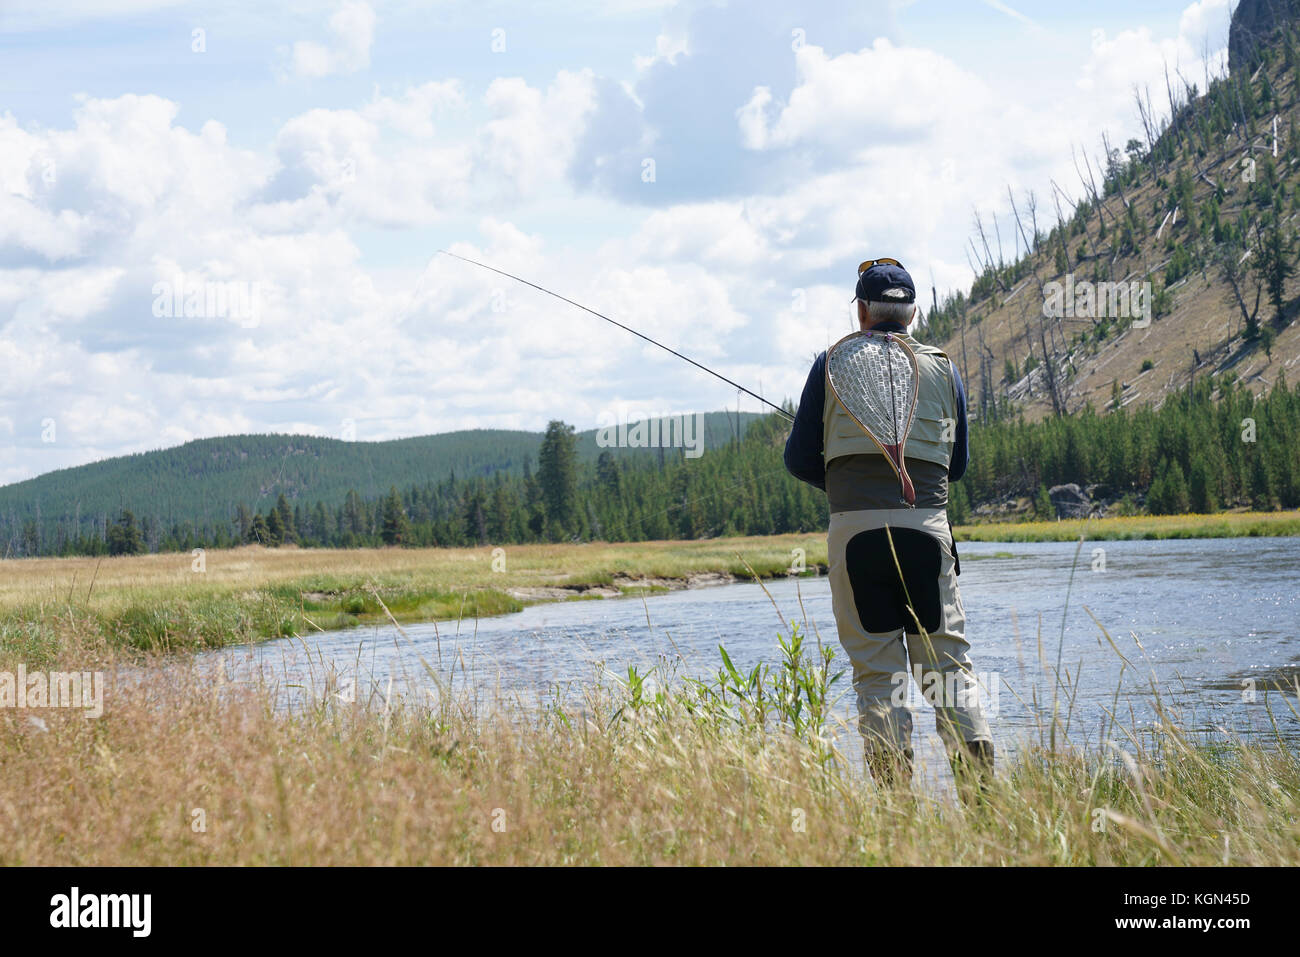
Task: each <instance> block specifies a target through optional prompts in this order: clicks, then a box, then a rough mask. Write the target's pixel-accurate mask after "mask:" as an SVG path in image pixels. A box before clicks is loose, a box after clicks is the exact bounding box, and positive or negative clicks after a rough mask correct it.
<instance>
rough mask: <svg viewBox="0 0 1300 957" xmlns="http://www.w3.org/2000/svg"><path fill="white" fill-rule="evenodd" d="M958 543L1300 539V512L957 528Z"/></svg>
mask: <svg viewBox="0 0 1300 957" xmlns="http://www.w3.org/2000/svg"><path fill="white" fill-rule="evenodd" d="M954 533H955V534H956V536H957V540H958V541H959V542H1073V541H1078V539H1079V536H1080V535H1083V536H1084V537H1085V538H1087V539H1088V540H1089V541H1115V540H1131V539H1148V540H1156V539H1171V538H1184V539H1192V538H1242V537H1249V538H1267V537H1272V536H1295V535H1300V512H1222V513H1219V514H1214V515H1135V516H1123V517H1120V516H1117V517H1114V518H1089V519H1062V520H1060V521H1039V522H989V523H986V524H979V525H958V526H957V527H956V528H955V529H954Z"/></svg>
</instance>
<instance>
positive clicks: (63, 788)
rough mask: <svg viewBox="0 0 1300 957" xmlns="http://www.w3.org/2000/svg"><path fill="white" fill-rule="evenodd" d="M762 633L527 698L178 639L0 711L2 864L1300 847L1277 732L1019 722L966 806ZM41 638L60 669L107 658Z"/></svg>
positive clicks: (1231, 856)
mask: <svg viewBox="0 0 1300 957" xmlns="http://www.w3.org/2000/svg"><path fill="white" fill-rule="evenodd" d="M67 626H68V627H72V628H74V629H75V628H76V624H75V622H72V623H69V624H68V625H67ZM785 641H786V648H787V651H788V652H790V653H789V654H787V656H786V657H787V659H788V661H787V662H783V663H782V664H780V665H778V666H776V667H774V668H773V669H771V670H770V672H768V673H767V674H766V675H765V676H763V675H760V677H759V682H758V683H759V685H760V686H761V688H762V690H763V694H760V695H757V696H755V695H754V694H752V693H750V692H752V690H753V685H752V684H751V683H750V682H749V681H748V676H745V675H740V674H736V675H734V676H725V672H726V669H725V668H724V669H723V672H724V676H722V677H720V678H719V679H718V681H716V682H712V681H707V680H702V681H696V682H690V681H681V682H677V681H665V682H663V683H661V685H660V686H658V687H655V688H651V687H649V686H648V684H647V683H646V682H644V681H643V680H641V679H642V678H643V677H644V676H638V675H636V673H635V672H631V673H629V675H628V679H627V680H626V681H624V682H621V683H615V684H606V685H596V686H593V687H592V688H591V690H590V691H589V693H588V694H587V695H586V696H585V699H584V700H583V701H582V702H581V703H580V704H554V703H553V704H551V705H550V706H541V707H527V706H521V705H520V704H518V703H514V702H510V701H507V700H502V701H500V702H498V703H497V704H496V705H495V706H492V707H484V706H483V705H482V704H475V703H473V701H474V699H473V698H472V697H471V696H468V695H466V694H460V693H452V692H451V691H449V690H447V689H446V687H445V684H442V685H440V684H438V682H437V681H436V680H431V681H430V682H428V684H427V688H428V690H426V691H422V692H419V693H416V694H407V695H401V694H399V693H398V692H397V691H395V690H391V689H388V688H384V689H375V690H374V691H372V693H371V694H369V695H362V696H360V697H359V698H358V699H357V700H355V701H345V700H343V698H342V697H340V695H339V694H338V688H339V685H338V683H337V680H336V679H337V676H336V675H333V674H325V673H321V674H318V675H314V676H313V679H312V681H311V686H310V688H309V689H308V692H309V693H308V694H306V696H305V697H297V698H295V699H294V700H296V701H297V702H298V704H297V705H296V706H290V705H289V704H288V703H287V702H288V700H289V699H288V698H287V697H286V690H285V689H283V688H277V687H275V686H274V685H271V684H259V685H248V684H237V683H233V682H231V681H230V680H227V679H225V678H224V677H222V675H221V674H220V673H217V674H214V673H212V672H211V671H210V670H205V669H204V668H201V667H199V665H198V661H199V659H194V658H184V657H182V658H177V659H173V660H171V661H170V662H163V661H154V662H151V663H149V664H147V665H145V666H144V667H143V668H139V667H132V668H129V669H127V670H124V671H121V672H120V673H119V674H118V678H117V680H116V682H115V683H114V684H113V686H112V687H110V689H109V692H108V695H107V699H106V707H105V712H104V714H103V716H102V717H100V718H98V719H87V718H84V717H82V716H81V715H79V714H77V713H54V712H50V711H46V712H43V713H41V714H40V715H39V716H38V715H36V714H35V713H34V712H22V711H15V710H12V709H0V821H2V822H3V826H0V863H4V864H73V865H92V864H947V865H977V864H978V865H1012V864H1014V865H1039V864H1044V865H1046V864H1067V865H1093V864H1122V865H1146V864H1194V865H1198V864H1223V863H1227V864H1251V865H1282V864H1296V863H1297V862H1300V811H1298V809H1297V800H1296V798H1297V794H1300V763H1298V762H1297V757H1296V754H1295V752H1294V750H1292V749H1290V748H1289V747H1287V746H1286V745H1285V743H1284V742H1282V741H1281V740H1279V741H1276V742H1272V743H1270V742H1262V743H1260V744H1256V745H1245V744H1242V743H1240V742H1233V741H1230V740H1227V739H1221V740H1219V741H1217V742H1215V743H1213V745H1212V746H1211V745H1210V744H1209V743H1207V742H1206V741H1204V740H1198V739H1195V738H1193V737H1191V736H1189V735H1187V734H1185V733H1183V732H1181V731H1180V730H1179V729H1178V728H1176V727H1174V726H1172V724H1170V723H1168V722H1164V723H1161V724H1160V725H1159V726H1158V727H1156V728H1155V729H1151V728H1147V729H1145V731H1146V733H1145V734H1143V735H1140V736H1139V735H1133V736H1132V738H1131V740H1129V739H1126V738H1125V736H1124V735H1123V734H1117V735H1115V737H1116V738H1117V739H1118V740H1119V741H1120V742H1121V743H1123V744H1124V748H1125V755H1121V754H1120V753H1119V752H1117V751H1114V750H1102V751H1089V750H1088V749H1086V748H1076V747H1074V746H1072V745H1071V744H1070V743H1069V742H1068V741H1064V740H1061V739H1059V738H1058V739H1057V743H1056V745H1055V747H1054V748H1049V747H1045V746H1043V745H1041V744H1036V743H1033V742H1026V743H1025V746H1024V748H1023V750H1021V751H1020V752H1019V753H1018V754H1017V756H1016V758H1015V760H1014V761H1013V762H1011V763H1010V765H1009V766H1007V767H1004V768H1001V769H1000V771H999V776H998V780H997V781H996V783H995V785H994V787H993V788H992V790H991V792H990V793H989V795H988V798H987V802H986V804H984V805H983V806H980V807H975V808H965V807H963V806H962V805H961V804H959V803H957V802H955V801H954V800H952V799H951V797H950V796H949V795H946V794H933V793H927V792H925V791H923V790H918V791H917V792H916V793H909V794H901V793H896V792H888V791H882V790H880V789H877V788H876V787H875V786H874V785H873V784H872V783H871V782H870V780H869V779H867V778H864V777H863V775H862V769H861V763H860V759H859V755H858V753H857V750H856V747H855V746H852V745H848V746H844V748H843V749H837V747H836V744H835V739H834V738H833V737H831V736H830V735H829V733H828V732H827V730H826V722H825V721H824V720H821V719H815V718H814V719H813V720H808V716H809V715H810V713H811V712H812V711H813V710H815V708H813V707H811V706H814V705H815V704H816V699H817V696H818V695H819V694H824V693H825V692H826V690H827V684H828V669H826V668H825V667H823V665H825V664H827V663H826V662H821V661H819V660H817V659H816V658H813V657H811V656H810V655H808V654H807V653H806V652H804V651H801V650H799V649H797V648H793V644H794V643H793V642H792V641H791V640H790V638H789V637H787V638H786V639H785ZM61 647H63V648H65V649H68V651H67V652H66V654H65V658H64V660H63V662H62V664H63V665H65V666H68V667H75V666H77V665H78V664H79V662H78V661H77V660H76V659H77V657H78V656H81V655H90V656H92V657H95V658H96V659H97V661H98V663H99V664H101V665H104V664H105V663H108V662H109V659H111V658H112V657H113V656H114V655H115V654H116V652H115V651H114V650H113V649H112V648H111V647H110V648H108V649H104V648H102V647H95V646H94V644H93V642H88V643H87V644H86V645H85V646H78V638H77V637H76V636H75V635H68V636H65V637H64V640H63V642H62V644H61ZM789 663H794V664H795V665H798V666H799V667H802V668H803V669H804V670H803V671H802V672H797V671H792V670H791V669H790V668H788V667H786V665H787V664H789ZM819 673H820V675H821V678H820V679H819V677H818V675H819ZM429 677H430V678H431V679H433V678H435V677H436V676H434V675H432V674H431V675H430V676H429ZM819 682H820V685H819ZM746 688H749V689H750V692H747V691H746ZM782 689H784V690H782ZM795 702H797V703H798V704H799V705H800V707H799V709H797V710H798V711H799V713H800V714H802V715H803V716H804V720H803V721H802V722H799V721H795V720H792V717H791V716H792V715H793V714H794V713H795V711H796V709H795V708H794V707H793V706H792V705H793V703H795ZM1284 706H1285V707H1290V708H1292V709H1294V704H1293V703H1292V702H1287V703H1286V704H1285V705H1284ZM762 709H766V710H765V711H764V710H762ZM1293 713H1294V712H1293ZM823 717H824V716H823ZM34 718H36V720H33V719H34Z"/></svg>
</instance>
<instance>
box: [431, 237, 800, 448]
mask: <svg viewBox="0 0 1300 957" xmlns="http://www.w3.org/2000/svg"><path fill="white" fill-rule="evenodd" d="M438 252H440V253H442V254H443V255H444V256H451V257H452V258H453V259H459V260H460V261H461V262H467V263H469V264H470V265H472V266H478V267H480V268H482V269H490V270H491V271H492V272H494V273H496V274H497V275H499V276H505V277H506V278H507V279H513V280H514V281H515V282H521V283H523V284H524V285H525V286H532V287H533V288H534V289H536V290H537V291H538V292H544V293H546V294H547V295H548V296H554V297H555V298H556V299H559V300H561V301H562V302H567V303H568V304H569V305H571V306H577V307H578V308H579V309H581V310H582V311H583V312H589V313H591V314H592V315H593V316H595V317H597V318H598V319H604V320H605V321H606V322H608V323H610V324H611V325H615V326H618V327H619V328H620V329H622V330H623V331H624V332H630V333H632V335H634V336H639V337H640V338H642V339H644V340H645V341H646V342H648V343H650V344H651V345H654V346H658V347H659V348H660V349H663V350H664V351H665V352H671V353H672V354H673V355H675V356H676V357H677V358H679V359H684V360H686V361H687V362H689V363H690V364H691V365H693V366H695V368H697V369H702V370H703V371H705V372H707V373H708V374H709V375H711V376H713V377H714V378H715V379H721V380H722V381H723V382H725V383H727V385H729V386H733V387H734V388H737V389H739V390H740V391H741V392H743V393H745V394H746V395H749V396H753V397H754V398H755V399H757V400H758V401H759V402H762V403H763V404H764V405H766V406H770V407H771V408H773V409H775V410H776V411H777V412H779V413H780V414H781V415H783V416H785V417H786V418H787V419H789V420H790V421H791V422H793V421H794V416H793V415H791V414H790V413H789V412H787V411H786V410H785V409H783V408H781V407H780V406H779V405H777V404H776V403H775V402H769V401H768V400H767V399H765V398H763V397H762V396H761V395H759V394H758V393H757V392H752V391H750V390H749V389H746V388H745V387H744V386H743V385H740V384H739V383H738V382H732V381H731V380H730V379H728V378H727V377H726V376H724V375H722V374H721V373H719V372H714V371H713V370H712V369H710V368H709V367H708V366H704V365H700V363H698V362H696V361H695V360H694V359H692V358H691V357H690V356H684V355H682V354H681V353H680V352H678V351H677V350H676V349H670V348H669V347H668V346H666V345H664V344H663V343H662V342H656V341H655V340H654V339H651V338H650V337H649V336H647V335H646V334H645V333H643V332H637V331H636V330H635V329H633V328H632V327H631V326H625V325H623V323H621V322H619V321H618V320H617V319H611V318H610V317H609V316H606V315H604V314H603V313H599V312H597V311H596V310H595V309H589V308H588V307H586V306H584V305H583V304H582V303H580V302H574V301H573V300H572V299H570V298H569V297H568V296H561V295H560V294H559V293H558V292H552V291H551V290H549V289H547V288H546V287H545V286H539V285H537V283H535V282H529V281H528V280H527V279H523V278H521V277H519V276H516V275H515V274H514V273H508V272H506V271H505V270H504V269H497V268H496V267H495V266H489V265H488V264H487V263H481V262H479V261H478V260H476V259H470V258H469V257H467V256H460V255H457V254H456V253H453V252H448V251H447V250H445V249H439V250H438Z"/></svg>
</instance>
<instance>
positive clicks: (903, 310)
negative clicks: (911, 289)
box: [858, 299, 916, 326]
mask: <svg viewBox="0 0 1300 957" xmlns="http://www.w3.org/2000/svg"><path fill="white" fill-rule="evenodd" d="M858 302H866V303H867V309H868V310H869V311H870V313H871V315H870V316H869V317H868V320H867V321H868V322H870V323H871V324H872V325H873V326H874V325H875V324H876V323H878V322H896V323H898V324H899V325H900V326H906V325H908V324H910V323H911V321H912V316H913V315H914V314H915V313H916V303H912V302H870V301H868V300H865V299H859V300H858Z"/></svg>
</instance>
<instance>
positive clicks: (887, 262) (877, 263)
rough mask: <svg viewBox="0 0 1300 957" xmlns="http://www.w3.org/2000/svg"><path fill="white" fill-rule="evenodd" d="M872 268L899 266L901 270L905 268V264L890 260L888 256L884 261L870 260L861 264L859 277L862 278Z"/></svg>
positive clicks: (859, 265)
mask: <svg viewBox="0 0 1300 957" xmlns="http://www.w3.org/2000/svg"><path fill="white" fill-rule="evenodd" d="M872 266H897V267H898V268H899V269H902V268H903V264H902V263H900V262H899V261H898V260H897V259H890V258H889V257H888V256H886V257H884V258H883V259H868V260H866V261H865V262H862V263H859V264H858V275H859V276H861V275H862V274H863V273H864V272H866V271H867V270H868V269H870V268H871V267H872Z"/></svg>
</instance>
